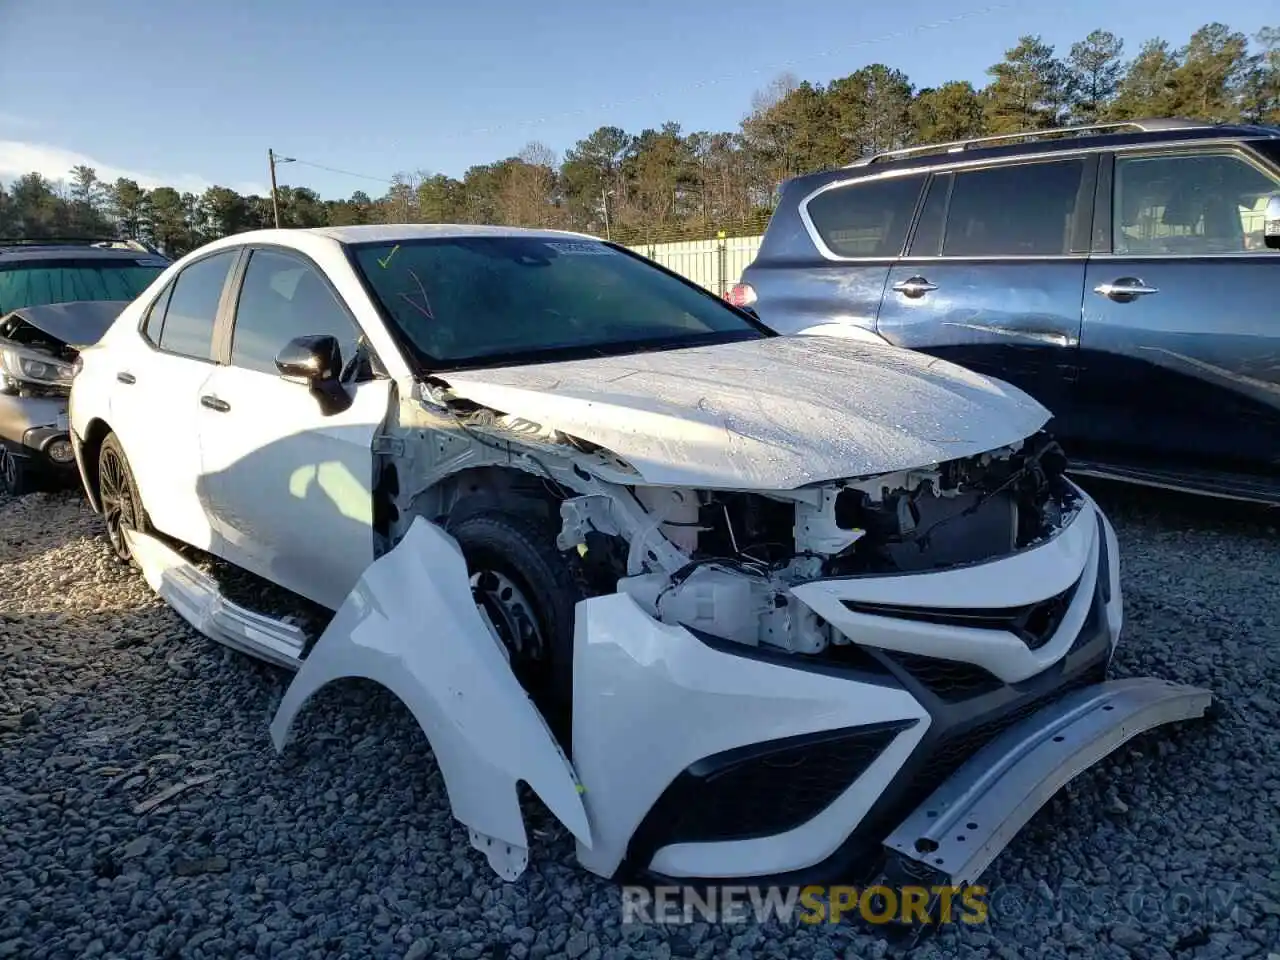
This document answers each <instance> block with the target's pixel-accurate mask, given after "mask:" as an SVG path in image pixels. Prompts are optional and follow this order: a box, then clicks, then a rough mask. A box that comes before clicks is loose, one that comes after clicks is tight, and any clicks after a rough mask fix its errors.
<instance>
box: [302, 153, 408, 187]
mask: <svg viewBox="0 0 1280 960" xmlns="http://www.w3.org/2000/svg"><path fill="white" fill-rule="evenodd" d="M292 160H293V162H294V163H300V164H302V165H303V166H304V167H315V168H316V169H317V170H326V171H328V172H329V173H340V174H342V175H343V176H344V177H357V178H359V179H361V180H376V181H377V182H378V183H390V184H394V183H396V181H395V180H392V179H391V178H390V177H375V176H372V175H371V174H368V173H356V172H354V171H352V170H339V169H338V168H337V167H326V166H325V165H324V164H323V163H312V162H311V161H310V160H301V159H299V158H298V157H293V158H292Z"/></svg>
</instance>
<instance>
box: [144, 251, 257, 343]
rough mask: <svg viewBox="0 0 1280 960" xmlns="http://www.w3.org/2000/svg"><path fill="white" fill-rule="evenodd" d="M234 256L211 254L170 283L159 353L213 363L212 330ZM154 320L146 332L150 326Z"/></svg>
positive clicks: (152, 322) (234, 254)
mask: <svg viewBox="0 0 1280 960" xmlns="http://www.w3.org/2000/svg"><path fill="white" fill-rule="evenodd" d="M235 259H236V252H235V251H230V250H229V251H227V252H226V253H215V254H214V255H213V256H211V257H206V258H205V259H203V260H197V261H196V262H195V263H193V264H192V265H191V266H189V267H187V268H186V269H185V270H183V271H182V272H181V273H180V274H178V278H177V279H176V280H175V281H174V283H173V292H172V293H170V294H169V304H168V308H167V309H166V310H165V312H164V327H163V328H162V329H161V331H160V349H161V350H165V351H168V352H169V353H176V354H180V355H181V356H184V357H192V358H194V359H196V360H212V359H213V327H214V324H215V323H216V321H217V319H218V300H219V299H220V298H221V297H222V287H223V285H224V284H225V283H226V280H227V271H229V270H230V269H231V265H232V264H233V263H235ZM154 322H155V321H154V318H152V320H151V321H150V323H149V325H148V328H147V329H148V331H150V330H151V328H152V326H153V325H154Z"/></svg>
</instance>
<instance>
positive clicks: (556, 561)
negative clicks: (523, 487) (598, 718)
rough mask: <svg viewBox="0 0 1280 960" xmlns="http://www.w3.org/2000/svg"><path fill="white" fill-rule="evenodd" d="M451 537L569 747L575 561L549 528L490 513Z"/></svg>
mask: <svg viewBox="0 0 1280 960" xmlns="http://www.w3.org/2000/svg"><path fill="white" fill-rule="evenodd" d="M448 530H449V533H450V534H451V535H452V536H453V537H454V539H456V540H457V541H458V545H459V546H460V547H461V548H462V554H463V556H464V557H465V558H466V561H467V571H468V573H469V574H470V578H471V594H472V597H473V598H474V600H475V603H476V606H477V607H478V608H479V609H480V610H482V611H483V612H484V613H485V615H486V616H487V617H488V619H489V621H490V622H491V623H492V624H493V627H494V629H495V630H496V631H497V634H498V638H499V639H500V640H501V641H502V644H503V646H504V647H506V649H507V652H508V653H509V654H510V656H511V668H512V671H513V672H514V673H515V675H516V678H517V679H518V680H519V681H520V682H521V684H522V685H523V686H524V688H525V690H527V691H528V692H529V695H530V696H531V697H532V698H533V702H534V703H535V704H536V705H537V707H538V709H539V710H540V711H542V715H543V716H544V717H545V718H546V720H547V723H548V724H549V725H550V727H551V729H552V731H553V732H554V733H555V735H556V737H557V739H559V741H560V743H561V745H562V746H563V747H565V749H568V747H569V734H570V726H571V724H570V717H571V711H572V706H573V612H574V605H575V604H576V603H577V602H578V601H579V600H581V599H582V598H583V596H584V593H583V590H582V587H581V584H580V580H579V577H578V575H577V571H576V569H575V566H574V563H575V561H576V559H577V558H576V556H575V555H574V554H572V553H568V552H565V551H562V550H560V549H558V548H557V547H556V543H555V534H554V533H553V532H552V531H551V530H550V529H549V528H548V525H547V524H545V523H542V522H538V521H537V520H533V519H530V518H527V517H523V516H519V515H515V514H509V513H503V512H500V511H485V512H482V513H474V514H471V515H470V516H467V517H466V518H465V519H462V520H461V521H459V522H458V523H456V524H450V525H449V527H448Z"/></svg>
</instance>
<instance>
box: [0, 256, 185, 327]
mask: <svg viewBox="0 0 1280 960" xmlns="http://www.w3.org/2000/svg"><path fill="white" fill-rule="evenodd" d="M163 271H164V265H163V264H161V263H159V262H157V261H156V260H154V259H152V260H149V261H146V262H143V261H137V260H125V259H116V258H107V257H102V258H89V257H81V258H65V257H59V258H56V259H55V258H44V257H41V258H40V259H39V260H19V261H16V262H14V263H0V314H4V313H8V312H9V311H10V310H17V309H18V308H19V307H40V306H44V305H45V304H49V303H70V302H71V301H73V300H132V299H134V298H135V297H137V296H138V294H140V293H141V292H142V291H143V290H145V289H147V287H148V286H149V285H150V283H151V281H152V280H154V279H155V278H156V277H158V276H160V274H161V273H162V272H163Z"/></svg>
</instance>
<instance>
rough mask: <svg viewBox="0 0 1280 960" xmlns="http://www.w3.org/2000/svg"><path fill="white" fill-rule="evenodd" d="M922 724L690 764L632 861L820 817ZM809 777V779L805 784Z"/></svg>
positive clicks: (758, 746) (846, 730) (644, 828)
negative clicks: (900, 736) (905, 734)
mask: <svg viewBox="0 0 1280 960" xmlns="http://www.w3.org/2000/svg"><path fill="white" fill-rule="evenodd" d="M917 723H919V721H918V720H915V719H905V720H891V721H886V722H882V723H870V724H864V725H860V726H856V727H842V728H839V729H834V730H822V731H818V732H816V733H808V734H800V735H798V736H793V737H783V738H780V739H778V740H767V741H764V742H761V743H753V744H749V745H748V746H745V747H737V748H735V749H732V750H726V751H724V752H722V753H716V754H712V755H711V756H708V757H703V758H702V759H700V760H697V761H695V762H694V763H692V764H690V765H689V766H688V767H686V768H685V769H684V770H682V771H681V772H680V773H679V774H678V775H677V776H676V778H675V779H674V780H673V781H672V782H671V783H670V784H668V786H667V788H666V789H665V790H664V791H663V792H662V795H661V796H660V797H659V798H658V801H657V802H656V803H655V804H654V805H653V806H652V807H650V808H649V811H648V813H646V814H645V817H644V819H643V820H642V821H641V822H640V825H639V826H638V827H636V831H635V833H633V834H632V836H631V841H630V843H629V844H628V845H627V858H628V859H629V860H633V861H635V862H638V863H648V862H650V861H652V859H653V855H654V854H655V853H656V852H657V851H658V849H659V848H660V847H664V846H667V845H670V844H674V843H715V842H724V841H730V840H749V839H753V838H756V837H768V836H773V835H775V834H779V833H784V832H786V831H787V830H792V829H794V828H796V827H798V826H800V825H801V824H803V823H805V822H807V821H809V820H811V819H813V818H814V817H816V816H817V815H818V814H819V813H821V812H822V811H823V810H825V809H826V808H827V807H829V806H830V805H831V804H832V803H833V802H835V800H836V799H837V798H838V797H839V796H840V795H841V794H843V793H844V792H845V791H846V790H848V789H849V787H850V786H851V785H852V784H853V783H855V782H856V781H857V780H858V778H859V777H861V776H862V775H863V774H864V773H866V771H867V769H868V768H869V767H870V766H871V764H872V763H874V762H875V761H876V759H878V758H879V757H880V755H881V754H882V753H883V752H884V750H885V748H886V747H888V746H889V744H890V743H892V742H893V739H894V738H895V737H896V736H897V735H898V734H899V733H901V732H902V731H903V730H907V729H909V728H911V727H913V726H915V725H916V724H917ZM802 777H803V778H804V779H801V778H802Z"/></svg>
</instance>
